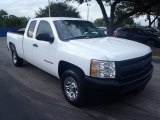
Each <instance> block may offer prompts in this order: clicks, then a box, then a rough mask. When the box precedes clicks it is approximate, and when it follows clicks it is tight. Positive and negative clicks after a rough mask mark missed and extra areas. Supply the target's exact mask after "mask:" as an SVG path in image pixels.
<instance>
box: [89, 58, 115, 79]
mask: <svg viewBox="0 0 160 120" xmlns="http://www.w3.org/2000/svg"><path fill="white" fill-rule="evenodd" d="M90 74H91V77H98V78H115V76H116V68H115V62H109V61H102V60H92V61H91V70H90Z"/></svg>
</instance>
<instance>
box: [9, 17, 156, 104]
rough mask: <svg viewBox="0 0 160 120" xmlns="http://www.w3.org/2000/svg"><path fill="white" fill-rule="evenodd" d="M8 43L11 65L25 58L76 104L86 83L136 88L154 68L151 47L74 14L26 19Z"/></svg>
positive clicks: (82, 99)
mask: <svg viewBox="0 0 160 120" xmlns="http://www.w3.org/2000/svg"><path fill="white" fill-rule="evenodd" d="M7 45H8V48H9V50H10V51H11V53H12V61H13V64H14V65H15V66H18V67H20V66H22V65H23V60H25V61H27V62H29V63H31V64H33V65H35V66H37V67H38V68H40V69H42V70H44V71H46V72H48V73H50V74H52V75H54V76H56V77H57V78H59V79H61V81H62V82H61V83H62V84H61V86H62V91H63V94H64V96H65V98H66V99H67V101H68V102H69V103H71V104H73V105H77V106H79V105H83V104H84V102H85V98H86V90H87V88H88V87H89V89H92V88H93V89H96V88H99V89H98V90H105V91H106V92H128V91H133V90H138V89H140V88H144V87H145V85H146V84H147V82H148V81H149V80H150V79H151V76H152V71H153V67H152V64H151V59H152V58H151V57H152V54H151V49H150V47H148V46H146V45H144V44H141V43H138V42H134V41H129V40H125V39H121V38H114V37H106V36H105V35H104V34H103V33H101V32H100V31H99V30H98V29H97V28H96V27H95V26H94V25H93V24H92V23H91V22H89V21H86V20H82V19H77V18H56V17H55V18H36V19H31V20H30V21H29V22H28V25H27V27H26V29H25V32H24V33H23V31H20V32H17V33H11V32H9V33H7ZM92 86H93V87H92ZM102 88H103V89H102ZM93 91H94V90H93ZM101 92H104V91H101Z"/></svg>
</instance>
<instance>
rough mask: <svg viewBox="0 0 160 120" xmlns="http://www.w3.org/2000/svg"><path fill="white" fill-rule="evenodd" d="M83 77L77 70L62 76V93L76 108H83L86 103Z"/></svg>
mask: <svg viewBox="0 0 160 120" xmlns="http://www.w3.org/2000/svg"><path fill="white" fill-rule="evenodd" d="M82 78H83V77H82V76H81V74H80V73H79V72H78V71H76V70H67V71H65V72H64V74H63V75H62V83H61V87H62V91H63V94H64V96H65V98H66V100H67V101H68V102H69V103H70V104H72V105H75V106H82V105H84V102H85V89H84V83H83V79H82Z"/></svg>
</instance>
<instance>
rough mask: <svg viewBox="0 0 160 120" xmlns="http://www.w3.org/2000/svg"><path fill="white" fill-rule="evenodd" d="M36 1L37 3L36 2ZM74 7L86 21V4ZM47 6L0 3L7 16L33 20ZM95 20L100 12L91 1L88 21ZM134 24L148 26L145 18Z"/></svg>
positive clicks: (17, 0)
mask: <svg viewBox="0 0 160 120" xmlns="http://www.w3.org/2000/svg"><path fill="white" fill-rule="evenodd" d="M37 1H38V2H37ZM50 1H53V2H55V1H65V0H50ZM70 4H71V5H73V6H74V7H76V8H78V11H79V12H80V15H81V17H82V18H83V19H87V12H86V11H87V4H86V3H84V4H81V5H79V4H76V3H70ZM47 5H48V0H3V1H1V3H0V9H3V10H5V11H7V12H8V14H12V15H16V16H19V17H22V16H25V17H30V18H34V16H35V11H37V10H38V9H39V8H44V7H45V6H47ZM105 8H106V12H107V14H108V15H109V11H110V8H109V7H107V6H106V7H105ZM97 18H102V13H101V10H100V8H99V6H98V4H97V3H96V1H93V2H92V4H91V5H90V7H89V20H90V21H92V22H93V21H94V20H95V19H97ZM135 22H137V23H140V24H141V25H143V26H145V25H148V22H145V17H139V18H137V19H135Z"/></svg>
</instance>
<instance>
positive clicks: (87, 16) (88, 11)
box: [87, 3, 91, 20]
mask: <svg viewBox="0 0 160 120" xmlns="http://www.w3.org/2000/svg"><path fill="white" fill-rule="evenodd" d="M89 6H91V5H90V4H88V3H87V20H89Z"/></svg>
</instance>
